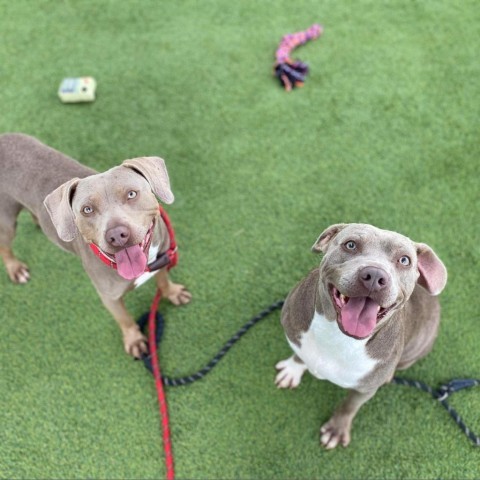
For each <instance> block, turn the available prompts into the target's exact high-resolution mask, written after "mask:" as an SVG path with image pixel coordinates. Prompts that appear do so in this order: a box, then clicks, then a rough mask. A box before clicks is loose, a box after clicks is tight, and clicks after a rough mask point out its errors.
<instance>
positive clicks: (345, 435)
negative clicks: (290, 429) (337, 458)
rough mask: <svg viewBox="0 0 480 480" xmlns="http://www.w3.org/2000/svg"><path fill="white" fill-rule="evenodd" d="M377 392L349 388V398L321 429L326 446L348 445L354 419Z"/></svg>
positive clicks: (321, 436) (329, 447)
mask: <svg viewBox="0 0 480 480" xmlns="http://www.w3.org/2000/svg"><path fill="white" fill-rule="evenodd" d="M375 392H376V390H372V391H370V392H367V393H360V392H357V391H356V390H349V393H348V396H347V398H346V399H345V400H344V401H343V402H342V404H341V405H340V406H339V407H338V408H337V409H336V410H335V412H334V414H333V416H332V418H331V419H330V420H329V421H328V422H327V423H325V425H323V426H322V428H321V429H320V442H321V444H322V445H323V446H324V447H325V448H327V449H331V448H335V447H336V446H337V445H338V444H341V445H343V446H344V447H346V446H347V445H348V444H349V443H350V430H351V428H352V421H353V419H354V417H355V415H356V414H357V412H358V410H359V409H360V407H361V406H362V405H363V404H364V403H365V402H367V401H368V400H370V399H371V398H372V397H373V396H374V395H375Z"/></svg>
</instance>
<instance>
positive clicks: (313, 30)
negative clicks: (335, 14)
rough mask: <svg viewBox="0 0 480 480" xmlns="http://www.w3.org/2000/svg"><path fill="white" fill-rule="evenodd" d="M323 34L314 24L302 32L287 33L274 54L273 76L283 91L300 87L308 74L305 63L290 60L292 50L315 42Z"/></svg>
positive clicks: (317, 25)
mask: <svg viewBox="0 0 480 480" xmlns="http://www.w3.org/2000/svg"><path fill="white" fill-rule="evenodd" d="M322 33H323V26H322V25H319V24H317V23H315V24H314V25H312V26H311V27H310V28H309V29H308V30H305V31H304V32H296V33H288V34H287V35H285V36H284V37H283V38H282V41H281V43H280V45H279V47H278V49H277V51H276V52H275V60H276V61H275V65H274V69H275V75H276V76H277V77H278V79H279V80H280V83H281V84H282V85H283V87H284V88H285V90H286V91H287V92H289V91H290V90H292V88H295V87H301V86H303V84H304V83H305V77H306V76H307V74H308V65H307V64H306V63H303V62H300V61H295V60H292V59H291V58H290V53H291V52H292V50H293V49H294V48H296V47H298V46H299V45H303V44H304V43H307V42H308V41H309V40H315V39H316V38H318V37H319V36H320V35H321V34H322Z"/></svg>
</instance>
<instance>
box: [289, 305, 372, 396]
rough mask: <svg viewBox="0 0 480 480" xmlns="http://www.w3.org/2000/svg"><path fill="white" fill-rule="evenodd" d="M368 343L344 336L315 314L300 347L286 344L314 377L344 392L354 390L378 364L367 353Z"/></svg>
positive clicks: (334, 324)
mask: <svg viewBox="0 0 480 480" xmlns="http://www.w3.org/2000/svg"><path fill="white" fill-rule="evenodd" d="M367 341H368V339H363V340H356V339H354V338H352V337H349V336H348V335H345V334H344V333H342V331H341V330H340V328H339V327H338V325H337V322H329V321H328V320H327V319H326V318H325V317H324V316H323V315H320V314H318V313H317V312H315V315H314V316H313V320H312V323H311V325H310V328H309V329H308V331H306V332H305V333H304V334H303V335H302V337H301V339H300V347H299V346H298V345H295V344H294V343H292V342H290V341H289V343H290V346H291V347H292V349H293V351H294V352H295V353H296V354H297V355H298V356H299V357H300V358H301V359H302V360H303V362H304V363H305V365H306V366H307V368H308V370H309V371H310V373H311V374H312V375H313V376H315V377H317V378H319V379H322V380H329V381H330V382H332V383H335V384H336V385H339V386H340V387H343V388H355V387H356V386H357V385H358V382H359V380H360V379H361V378H363V377H364V376H365V375H367V374H368V373H369V372H371V371H372V369H373V368H374V367H375V365H376V364H377V361H376V360H374V359H373V358H371V357H370V356H369V355H368V353H367V349H366V346H365V345H366V343H367Z"/></svg>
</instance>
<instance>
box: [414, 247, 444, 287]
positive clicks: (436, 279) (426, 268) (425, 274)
mask: <svg viewBox="0 0 480 480" xmlns="http://www.w3.org/2000/svg"><path fill="white" fill-rule="evenodd" d="M416 247H417V267H418V271H419V273H420V276H419V277H418V280H417V282H418V283H419V284H420V285H421V286H422V287H423V288H425V289H426V290H427V291H428V293H430V295H438V294H439V293H440V292H441V291H442V290H443V289H444V288H445V285H446V284H447V269H446V268H445V265H444V264H443V263H442V261H441V260H440V259H439V258H438V257H437V255H436V254H435V252H434V251H433V250H432V249H431V248H430V247H429V246H428V245H426V244H425V243H417V244H416Z"/></svg>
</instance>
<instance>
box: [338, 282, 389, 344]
mask: <svg viewBox="0 0 480 480" xmlns="http://www.w3.org/2000/svg"><path fill="white" fill-rule="evenodd" d="M330 295H331V297H332V300H333V304H334V306H335V310H336V311H337V321H338V323H339V326H340V328H341V329H342V331H343V332H344V333H345V334H346V335H349V336H350V337H353V338H357V339H363V338H366V337H368V336H369V335H370V334H371V333H372V332H373V330H374V329H375V327H376V325H377V322H378V321H379V320H380V319H382V318H383V317H384V316H385V315H386V314H387V313H388V312H389V311H390V310H391V309H392V308H393V306H392V307H388V308H383V307H381V306H380V305H379V304H378V303H377V302H375V301H374V300H373V299H372V298H370V297H347V296H345V295H343V294H342V293H340V291H339V290H338V289H337V288H336V287H334V286H333V285H331V286H330Z"/></svg>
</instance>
